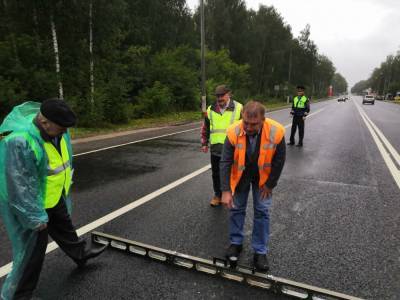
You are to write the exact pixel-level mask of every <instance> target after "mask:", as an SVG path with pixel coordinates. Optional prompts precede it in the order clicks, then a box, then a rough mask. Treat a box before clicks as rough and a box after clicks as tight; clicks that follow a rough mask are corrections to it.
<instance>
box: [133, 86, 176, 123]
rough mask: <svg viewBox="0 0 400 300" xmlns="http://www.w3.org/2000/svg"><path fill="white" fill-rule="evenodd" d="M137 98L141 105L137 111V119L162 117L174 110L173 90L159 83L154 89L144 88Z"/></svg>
mask: <svg viewBox="0 0 400 300" xmlns="http://www.w3.org/2000/svg"><path fill="white" fill-rule="evenodd" d="M137 98H138V103H139V104H138V105H137V107H136V109H135V113H136V114H137V117H143V116H151V115H155V116H160V115H162V114H165V113H167V112H171V111H173V110H174V106H173V105H172V103H173V94H172V92H171V90H170V89H169V88H168V86H166V85H163V84H162V83H161V82H159V81H156V82H155V83H154V85H153V86H152V87H149V88H144V89H143V90H142V91H141V92H140V94H139V96H138V97H137Z"/></svg>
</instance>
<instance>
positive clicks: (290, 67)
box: [286, 47, 293, 104]
mask: <svg viewBox="0 0 400 300" xmlns="http://www.w3.org/2000/svg"><path fill="white" fill-rule="evenodd" d="M292 49H293V48H292V47H290V54H289V70H288V83H287V84H288V87H287V90H288V91H289V93H290V89H289V86H290V77H291V75H292ZM289 99H290V95H288V96H287V98H286V102H287V103H288V104H289Z"/></svg>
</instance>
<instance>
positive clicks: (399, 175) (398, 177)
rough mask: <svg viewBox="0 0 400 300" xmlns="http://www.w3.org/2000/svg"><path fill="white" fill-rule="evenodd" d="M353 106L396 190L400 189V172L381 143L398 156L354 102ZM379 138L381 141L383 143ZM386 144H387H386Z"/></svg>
mask: <svg viewBox="0 0 400 300" xmlns="http://www.w3.org/2000/svg"><path fill="white" fill-rule="evenodd" d="M354 104H355V106H356V107H357V110H358V112H359V113H360V115H361V118H362V119H363V121H364V123H365V125H366V126H367V128H368V130H369V132H370V133H371V135H372V138H373V140H374V142H375V144H376V145H377V147H378V150H379V152H380V153H381V155H382V158H383V160H384V162H385V163H386V166H387V167H388V169H389V171H390V173H391V175H392V176H393V179H394V181H395V182H396V184H397V186H398V188H399V189H400V170H399V169H398V168H397V167H396V164H395V162H394V161H393V160H392V158H391V157H390V153H389V152H388V151H387V150H386V148H385V146H384V145H383V143H385V145H386V147H388V149H389V151H391V150H392V151H394V153H395V154H397V156H398V153H397V151H396V150H395V149H394V148H393V146H392V145H391V144H390V143H389V141H388V140H387V139H386V137H385V136H384V135H383V133H382V132H381V131H380V130H379V129H378V127H377V126H376V125H375V124H374V123H373V122H372V121H371V119H369V118H368V116H367V115H366V113H365V112H364V111H363V110H362V109H361V108H360V107H359V105H358V104H356V103H355V102H354ZM374 128H376V129H378V131H376V132H375V131H374ZM378 136H379V137H378ZM379 138H381V139H382V141H383V143H382V141H381V140H380V139H379ZM386 142H387V144H386ZM388 145H390V146H388ZM390 149H391V150H390ZM392 155H393V154H392ZM393 157H394V158H396V156H395V155H393Z"/></svg>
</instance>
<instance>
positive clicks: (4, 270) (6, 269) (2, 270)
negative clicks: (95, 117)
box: [0, 108, 324, 278]
mask: <svg viewBox="0 0 400 300" xmlns="http://www.w3.org/2000/svg"><path fill="white" fill-rule="evenodd" d="M323 110H324V108H321V109H319V110H317V111H315V112H313V113H311V114H309V115H308V117H311V116H313V115H316V114H318V113H320V112H322V111H323ZM291 126H292V124H287V125H285V128H288V127H291ZM193 130H198V128H194V129H188V130H183V131H179V132H174V133H169V134H165V135H161V136H157V137H152V138H148V139H142V140H138V141H134V142H130V143H125V144H121V145H115V146H111V147H107V148H102V149H97V150H93V151H88V152H85V153H79V154H76V155H74V156H80V155H85V154H89V153H94V152H100V151H103V150H107V149H112V148H117V147H122V146H125V145H129V144H134V143H139V142H144V141H148V140H153V139H156V138H161V137H165V136H171V135H175V134H179V133H185V132H189V131H193ZM210 168H211V165H210V164H208V165H206V166H204V167H202V168H200V169H198V170H197V171H194V172H192V173H190V174H189V175H186V176H185V177H182V178H180V179H178V180H176V181H174V182H172V183H170V184H168V185H166V186H164V187H162V188H160V189H158V190H156V191H154V192H152V193H150V194H148V195H146V196H144V197H142V198H139V199H137V200H134V201H133V202H131V203H130V204H128V205H125V206H124V207H122V208H119V209H117V210H115V211H113V212H111V213H109V214H107V215H105V216H104V217H102V218H100V219H97V220H96V221H93V222H92V223H89V224H87V225H85V226H83V227H81V228H79V229H78V230H77V234H78V236H81V235H84V234H86V233H88V232H90V231H92V230H94V229H96V228H97V227H99V226H101V225H104V224H105V223H107V222H110V221H112V220H113V219H115V218H117V217H119V216H121V215H123V214H125V213H127V212H129V211H131V210H133V209H134V208H136V207H138V206H140V205H142V204H144V203H146V202H148V201H150V200H152V199H154V198H156V197H158V196H160V195H161V194H163V193H165V192H167V191H169V190H171V189H173V188H175V187H177V186H179V185H181V184H183V183H184V182H186V181H188V180H190V179H192V178H194V177H196V176H198V175H200V174H202V173H204V172H206V171H208V170H209V169H210ZM57 248H58V245H57V244H56V243H55V242H51V243H49V244H48V245H47V249H46V254H47V253H49V252H52V251H54V250H55V249H57ZM11 268H12V262H10V263H8V264H6V265H4V266H2V267H0V278H2V277H4V276H6V275H7V274H8V273H10V272H11Z"/></svg>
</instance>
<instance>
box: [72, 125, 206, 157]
mask: <svg viewBox="0 0 400 300" xmlns="http://www.w3.org/2000/svg"><path fill="white" fill-rule="evenodd" d="M194 130H199V131H200V128H193V129H187V130H182V131H177V132H173V133H168V134H163V135H159V136H155V137H151V138H147V139H141V140H137V141H133V142H128V143H123V144H119V145H114V146H110V147H105V148H100V149H96V150H91V151H87V152H83V153H78V154H74V155H73V156H81V155H86V154H90V153H95V152H100V151H104V150H109V149H113V148H118V147H122V146H127V145H132V144H136V143H141V142H145V141H150V140H154V139H159V138H162V137H166V136H171V135H175V134H180V133H185V132H189V131H194Z"/></svg>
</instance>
